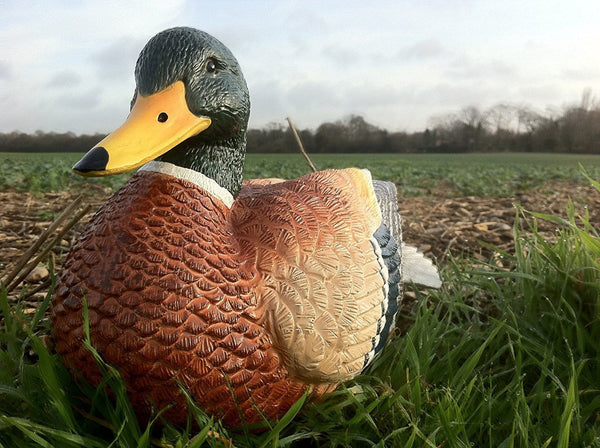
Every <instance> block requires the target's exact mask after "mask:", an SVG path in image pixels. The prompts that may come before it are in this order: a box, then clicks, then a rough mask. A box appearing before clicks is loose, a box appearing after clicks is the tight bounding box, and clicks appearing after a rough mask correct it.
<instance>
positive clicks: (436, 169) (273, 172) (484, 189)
mask: <svg viewBox="0 0 600 448" xmlns="http://www.w3.org/2000/svg"><path fill="white" fill-rule="evenodd" d="M80 157H81V154H73V153H56V154H15V153H0V190H4V189H6V188H12V189H17V190H19V191H31V192H38V191H52V190H54V191H56V190H63V189H66V188H79V187H81V186H82V185H83V184H85V183H93V184H100V185H104V186H108V187H111V188H113V189H114V188H117V187H119V186H120V185H122V184H123V183H124V182H125V180H126V179H127V178H128V177H129V175H128V174H125V175H119V176H110V177H106V178H95V179H92V178H83V177H80V176H77V175H74V174H72V173H71V167H72V166H73V165H74V164H75V162H77V160H79V158H80ZM311 158H312V159H313V161H314V163H315V165H316V166H317V168H318V169H327V168H343V167H350V166H356V167H361V168H368V169H370V170H371V172H372V173H373V177H374V178H376V179H383V180H391V181H393V182H395V183H396V184H397V185H398V187H399V189H400V193H401V194H402V195H404V196H415V195H422V194H426V193H427V192H428V191H430V190H431V189H435V188H443V189H444V190H445V191H447V192H448V193H449V194H453V195H474V196H506V195H512V194H514V193H515V192H517V191H521V190H526V189H528V188H531V187H534V186H537V185H540V184H541V183H542V182H544V181H546V180H575V181H581V180H582V176H581V174H580V171H579V168H578V166H579V163H581V164H583V165H584V166H585V167H586V169H587V170H588V172H589V173H590V175H592V176H593V177H598V176H600V156H574V155H564V154H523V153H519V154H509V153H506V154H504V153H502V154H315V155H313V156H311ZM308 172H309V169H308V165H307V163H306V162H305V161H304V159H303V158H302V156H301V155H299V154H295V153H294V154H248V156H247V161H246V166H245V171H244V176H245V178H246V179H252V178H256V177H282V178H287V179H290V178H294V177H298V176H301V175H303V174H307V173H308Z"/></svg>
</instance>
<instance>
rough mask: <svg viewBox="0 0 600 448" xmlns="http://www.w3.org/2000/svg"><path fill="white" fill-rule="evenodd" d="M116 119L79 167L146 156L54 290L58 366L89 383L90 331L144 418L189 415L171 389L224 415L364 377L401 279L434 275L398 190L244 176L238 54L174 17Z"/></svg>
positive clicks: (365, 181)
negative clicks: (404, 227) (122, 116)
mask: <svg viewBox="0 0 600 448" xmlns="http://www.w3.org/2000/svg"><path fill="white" fill-rule="evenodd" d="M135 81H136V91H135V94H134V97H133V101H132V103H131V111H130V113H129V116H128V118H127V120H126V122H125V123H124V124H123V125H122V126H121V127H120V128H118V129H117V130H116V131H115V132H113V133H112V134H110V135H109V136H107V137H106V138H105V139H104V140H102V141H101V142H100V143H99V144H98V145H97V146H95V147H94V148H92V149H91V150H90V151H89V152H88V153H87V154H85V156H84V157H83V158H82V159H81V160H80V161H79V162H78V163H77V164H76V165H75V166H74V167H73V170H74V171H75V172H76V173H78V174H81V175H84V176H108V175H112V174H118V173H123V172H126V171H130V170H133V169H136V168H139V169H138V171H137V173H136V174H134V175H133V176H132V177H131V179H130V180H129V181H128V182H127V183H126V184H125V185H124V186H123V187H122V188H121V189H120V190H119V191H118V192H116V193H115V194H114V195H113V196H112V197H111V198H110V199H109V200H108V202H106V203H105V204H104V205H103V206H102V207H101V208H100V210H98V212H97V213H96V214H95V215H94V216H93V218H92V219H91V221H90V223H89V224H88V225H87V227H86V228H85V230H84V231H83V233H82V234H81V236H80V238H79V240H78V242H77V243H76V245H75V246H74V247H73V249H72V251H71V253H70V254H69V256H68V259H67V261H66V262H65V264H64V267H63V270H62V272H61V274H60V278H59V281H58V284H57V287H56V289H55V295H54V298H53V301H52V309H51V312H52V323H53V334H54V339H55V342H56V348H57V350H58V352H59V353H60V354H61V355H62V356H63V358H64V361H65V364H66V365H67V366H69V367H70V368H71V369H72V370H73V371H74V372H79V374H81V375H82V376H83V377H84V378H86V379H87V380H88V381H90V382H91V383H93V384H98V383H99V382H100V381H101V378H102V376H101V373H100V369H99V368H98V367H97V364H96V362H95V361H94V359H93V357H92V355H91V353H90V352H89V351H88V350H87V349H86V348H85V347H84V345H83V344H82V339H83V338H84V333H85V332H84V319H83V307H84V303H83V301H84V300H85V301H86V302H87V307H88V318H89V328H90V334H91V342H92V344H93V345H94V347H95V348H96V349H97V351H98V352H99V353H100V354H101V355H102V356H103V357H104V359H105V360H106V361H107V362H108V363H109V364H111V365H113V366H115V367H117V368H118V369H119V370H120V372H121V373H122V375H123V378H124V381H125V383H126V385H127V390H128V393H129V396H130V399H131V401H132V404H133V406H134V408H135V410H136V412H137V413H138V415H139V416H140V417H141V418H143V417H146V418H147V417H149V416H150V413H151V412H152V409H154V410H160V409H163V408H165V407H167V406H170V407H169V408H168V409H167V411H166V412H165V413H164V414H163V415H164V416H166V417H167V418H168V419H170V420H171V421H173V422H174V423H184V422H185V421H186V419H187V414H188V410H187V404H186V399H185V396H184V394H183V393H182V392H181V389H180V387H181V385H183V386H184V387H185V388H187V390H188V391H189V393H190V395H191V396H192V397H193V399H194V400H195V401H196V402H197V403H198V404H199V405H200V406H201V407H202V408H203V409H204V410H205V411H206V412H208V413H210V414H212V415H215V416H217V417H218V418H221V419H223V421H224V422H225V423H226V424H227V425H229V426H231V427H235V426H238V425H241V424H250V423H257V422H260V421H262V420H263V419H264V418H267V419H270V420H276V419H278V418H281V417H282V416H283V415H284V414H285V412H286V411H288V410H289V408H290V407H291V406H292V405H293V404H294V402H295V401H296V400H298V399H299V398H300V397H302V395H303V394H305V393H306V392H308V393H309V394H310V397H311V398H317V397H319V396H322V395H323V394H325V393H327V392H330V391H332V390H333V389H334V388H335V387H336V386H337V385H339V384H340V383H341V382H343V381H345V380H349V379H351V378H353V377H354V376H356V375H357V374H359V373H360V372H361V371H362V370H363V369H364V368H365V366H367V365H368V364H369V362H370V361H371V360H372V359H373V358H374V357H375V356H376V355H377V353H378V352H379V351H380V350H381V349H382V347H383V345H384V344H385V342H386V340H387V337H388V335H389V333H390V331H391V329H392V328H393V326H394V320H395V315H396V312H397V310H398V304H399V301H400V298H401V284H402V283H405V282H410V281H414V282H417V283H421V284H424V285H427V286H431V287H438V286H439V285H440V279H439V276H438V273H437V270H436V269H435V267H434V266H433V264H432V263H431V261H429V260H427V259H426V258H424V257H423V256H422V255H421V254H419V253H417V252H416V250H414V249H412V248H410V247H406V246H403V245H402V244H401V241H402V239H401V228H400V215H399V214H398V200H397V192H396V188H395V186H394V184H392V183H390V182H382V181H373V180H372V179H371V175H370V173H369V172H368V171H367V170H360V169H343V170H327V171H319V172H315V173H312V174H308V175H306V176H303V177H300V178H298V179H294V180H287V181H282V180H276V179H263V180H255V181H248V182H244V183H242V168H243V163H244V157H245V146H246V127H247V122H248V115H249V111H250V101H249V95H248V89H247V87H246V82H245V80H244V78H243V75H242V72H241V70H240V67H239V65H238V63H237V61H236V59H235V58H234V57H233V55H232V54H231V52H230V51H229V50H228V49H227V48H226V47H225V46H224V45H223V44H222V43H221V42H219V41H218V40H216V39H215V38H214V37H212V36H210V35H208V34H206V33H204V32H202V31H198V30H195V29H192V28H173V29H169V30H166V31H163V32H161V33H159V34H158V35H156V36H155V37H153V38H152V39H151V40H150V41H149V42H148V43H147V44H146V46H145V48H144V49H143V50H142V52H141V54H140V56H139V59H138V61H137V65H136V68H135Z"/></svg>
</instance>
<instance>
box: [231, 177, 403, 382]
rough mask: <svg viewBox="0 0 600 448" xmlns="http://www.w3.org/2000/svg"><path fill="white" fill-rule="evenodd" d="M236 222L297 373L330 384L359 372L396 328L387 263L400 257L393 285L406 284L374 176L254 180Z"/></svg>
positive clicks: (267, 314) (267, 320)
mask: <svg viewBox="0 0 600 448" xmlns="http://www.w3.org/2000/svg"><path fill="white" fill-rule="evenodd" d="M232 223H233V228H234V231H235V236H236V238H237V240H238V241H239V242H240V245H241V247H242V250H245V251H246V252H247V253H248V254H249V256H253V257H254V260H255V264H256V268H257V271H258V272H259V275H260V281H259V285H258V286H257V289H256V293H257V295H258V297H259V307H260V308H262V311H263V313H262V314H263V315H264V325H265V327H266V328H267V329H268V331H269V333H270V334H271V336H272V338H273V341H274V345H275V347H277V348H278V350H279V351H280V353H281V354H282V356H283V358H284V360H285V363H286V367H287V368H288V369H289V371H290V374H291V375H292V376H294V377H296V378H299V379H302V380H304V381H307V382H311V383H323V382H339V381H340V380H346V379H349V378H352V377H353V376H355V375H356V374H357V373H359V372H360V371H361V370H362V369H363V368H364V366H365V365H366V364H367V363H368V362H369V361H370V359H371V358H372V357H373V356H374V354H375V352H376V348H378V347H379V346H380V345H381V341H382V338H381V336H382V334H383V332H384V329H386V328H387V330H389V327H390V325H391V324H387V325H386V323H387V321H388V320H390V319H389V316H386V313H387V312H388V308H389V307H388V298H389V295H390V290H391V289H393V288H390V285H389V281H390V267H389V266H390V264H389V263H388V264H386V258H388V259H389V258H390V257H392V258H394V257H395V262H394V263H395V268H392V271H394V270H395V272H396V274H394V276H392V277H393V278H392V281H393V282H394V283H395V284H396V285H397V284H398V283H399V281H400V277H399V272H398V270H399V268H398V264H399V253H398V245H397V244H396V243H395V241H394V239H393V237H392V236H391V232H390V230H389V229H387V228H386V226H384V225H382V216H381V211H380V207H379V204H378V201H377V197H376V196H375V191H374V189H373V183H372V180H371V176H370V173H369V172H368V171H366V170H358V169H346V170H326V171H319V172H316V173H312V174H309V175H306V176H303V177H301V178H298V179H294V180H290V181H279V180H272V181H266V182H265V181H258V182H249V183H246V184H245V185H244V187H243V188H242V190H241V192H240V195H239V196H238V199H237V200H236V201H235V203H234V206H233V208H232ZM382 248H383V249H386V248H387V252H386V253H385V254H384V253H383V252H382ZM394 248H395V249H394ZM384 252H385V250H384ZM388 252H389V253H388ZM394 254H395V255H394ZM394 263H392V265H393V264H394ZM392 295H393V296H394V297H393V301H394V302H395V301H396V299H397V296H398V288H397V286H396V288H395V290H394V291H392ZM395 307H396V308H397V304H395ZM394 313H395V311H394ZM392 317H393V316H392ZM392 320H393V319H392Z"/></svg>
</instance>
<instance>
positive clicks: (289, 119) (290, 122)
mask: <svg viewBox="0 0 600 448" xmlns="http://www.w3.org/2000/svg"><path fill="white" fill-rule="evenodd" d="M287 121H288V124H289V125H290V129H291V130H292V133H293V134H294V137H296V143H298V146H299V147H300V151H301V152H302V155H303V156H304V158H305V159H306V161H307V162H308V164H309V165H310V168H311V169H312V170H313V173H314V172H315V171H317V169H316V168H315V166H314V165H313V163H312V161H311V160H310V157H308V154H307V152H306V151H305V150H304V146H303V145H302V140H300V136H299V135H298V132H296V128H295V127H294V123H292V119H291V118H290V117H287Z"/></svg>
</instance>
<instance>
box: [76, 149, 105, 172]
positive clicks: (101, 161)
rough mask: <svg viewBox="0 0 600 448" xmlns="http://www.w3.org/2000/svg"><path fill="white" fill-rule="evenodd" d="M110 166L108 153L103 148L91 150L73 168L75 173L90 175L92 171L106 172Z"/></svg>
mask: <svg viewBox="0 0 600 448" xmlns="http://www.w3.org/2000/svg"><path fill="white" fill-rule="evenodd" d="M107 164H108V151H107V150H106V149H105V148H103V147H102V146H96V147H95V148H92V149H90V150H89V151H88V152H87V153H86V154H85V155H84V156H83V157H82V158H81V160H80V161H79V162H77V163H76V164H75V166H73V171H77V172H79V173H89V172H90V171H104V170H106V165H107Z"/></svg>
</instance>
